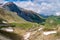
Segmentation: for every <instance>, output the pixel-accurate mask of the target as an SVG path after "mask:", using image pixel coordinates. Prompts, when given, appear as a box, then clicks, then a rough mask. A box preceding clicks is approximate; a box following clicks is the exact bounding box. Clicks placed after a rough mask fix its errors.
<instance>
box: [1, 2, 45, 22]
mask: <svg viewBox="0 0 60 40" xmlns="http://www.w3.org/2000/svg"><path fill="white" fill-rule="evenodd" d="M2 7H3V8H4V9H5V10H7V11H11V12H16V13H17V15H18V16H20V17H21V18H23V19H25V20H26V21H29V22H37V23H42V22H44V21H45V19H44V18H43V17H42V16H40V15H39V14H38V13H36V12H33V11H31V10H26V9H23V8H20V7H18V6H17V5H16V4H14V3H13V2H8V3H5V4H4V5H3V6H2ZM12 14H13V16H15V15H14V13H12Z"/></svg>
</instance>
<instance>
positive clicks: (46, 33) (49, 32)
mask: <svg viewBox="0 0 60 40" xmlns="http://www.w3.org/2000/svg"><path fill="white" fill-rule="evenodd" d="M54 33H57V31H48V32H43V34H44V35H49V34H54Z"/></svg>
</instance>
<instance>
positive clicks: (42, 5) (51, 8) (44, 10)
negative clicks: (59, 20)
mask: <svg viewBox="0 0 60 40" xmlns="http://www.w3.org/2000/svg"><path fill="white" fill-rule="evenodd" d="M1 1H4V0H0V2H1ZM14 3H15V4H16V5H18V6H19V7H22V8H24V9H27V10H32V11H34V12H37V13H39V14H44V15H55V14H56V13H58V12H60V0H32V1H31V0H27V1H21V0H17V1H16V2H14ZM59 14H60V13H59ZM59 14H58V15H59Z"/></svg>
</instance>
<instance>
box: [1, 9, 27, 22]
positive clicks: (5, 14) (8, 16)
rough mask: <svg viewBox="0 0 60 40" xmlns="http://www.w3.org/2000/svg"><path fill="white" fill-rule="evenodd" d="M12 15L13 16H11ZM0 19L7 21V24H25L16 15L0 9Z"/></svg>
mask: <svg viewBox="0 0 60 40" xmlns="http://www.w3.org/2000/svg"><path fill="white" fill-rule="evenodd" d="M13 13H14V14H13ZM0 18H3V19H4V20H7V21H8V22H9V23H11V22H20V23H21V22H22V23H23V22H26V21H25V20H24V19H23V18H21V17H19V16H18V15H17V13H15V12H11V11H7V10H5V9H3V8H0Z"/></svg>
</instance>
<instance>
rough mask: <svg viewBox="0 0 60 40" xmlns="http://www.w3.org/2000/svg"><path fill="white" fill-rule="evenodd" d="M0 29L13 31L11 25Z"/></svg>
mask: <svg viewBox="0 0 60 40" xmlns="http://www.w3.org/2000/svg"><path fill="white" fill-rule="evenodd" d="M1 30H3V31H7V32H13V31H14V30H13V28H12V27H8V28H1Z"/></svg>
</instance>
